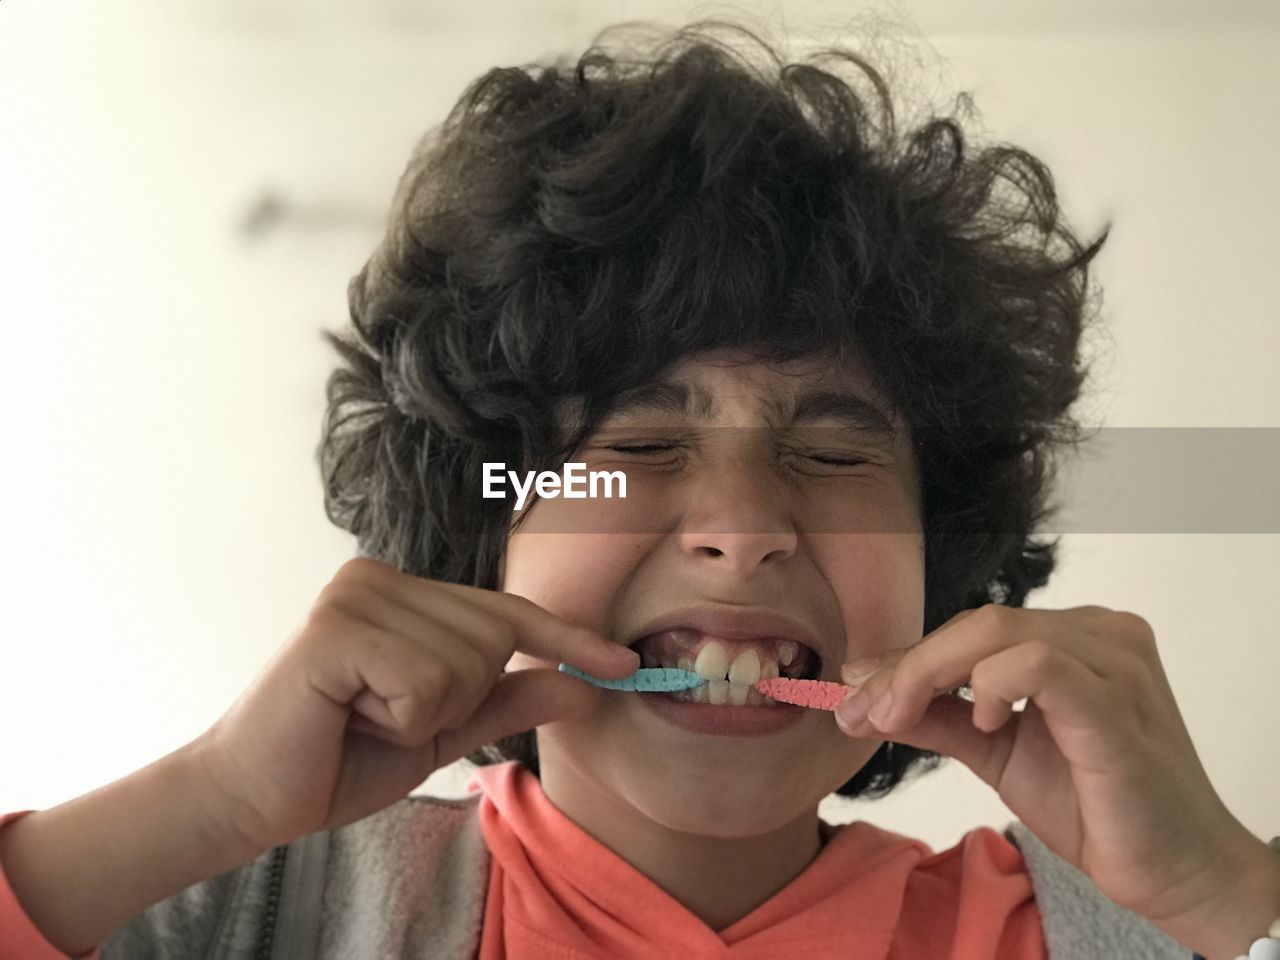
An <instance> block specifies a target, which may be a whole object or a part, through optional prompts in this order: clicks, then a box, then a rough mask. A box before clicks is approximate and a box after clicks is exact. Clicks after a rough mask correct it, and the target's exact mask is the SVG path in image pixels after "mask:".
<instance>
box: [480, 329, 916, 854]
mask: <svg viewBox="0 0 1280 960" xmlns="http://www.w3.org/2000/svg"><path fill="white" fill-rule="evenodd" d="M745 360H746V356H745V355H744V354H741V353H738V352H735V351H727V350H722V351H715V352H710V353H704V354H699V355H695V356H692V357H688V358H685V359H684V360H682V361H681V362H679V363H678V364H676V365H675V366H673V367H672V368H671V369H670V370H669V371H668V372H667V374H666V375H664V376H662V377H660V378H659V380H660V381H666V382H669V383H671V384H674V385H678V386H683V387H684V388H686V389H687V390H688V391H689V393H690V394H691V402H690V404H689V407H690V408H691V409H686V410H685V411H684V412H681V413H676V412H669V411H657V410H655V408H654V407H652V406H650V407H648V408H646V409H643V410H631V411H630V412H628V411H627V410H626V409H621V410H615V411H614V412H613V413H612V414H611V415H610V416H609V417H608V418H607V419H606V421H605V423H604V424H602V426H601V431H600V433H598V434H597V436H596V438H590V439H588V440H587V442H586V443H585V444H584V445H583V447H581V448H580V449H579V451H577V452H576V453H575V454H574V455H573V456H572V457H571V460H572V461H575V462H578V461H581V462H585V463H586V465H587V469H588V470H594V469H608V470H617V469H621V470H624V471H625V472H626V475H627V498H626V499H625V500H624V499H596V500H566V499H564V498H557V499H543V500H538V501H536V502H535V503H534V504H533V506H531V507H526V516H525V518H524V519H523V521H522V524H521V526H520V527H519V528H518V531H517V532H516V533H515V534H514V535H513V536H512V537H511V538H510V540H509V542H508V545H507V550H506V555H505V557H504V560H503V567H502V589H504V590H506V591H507V592H510V593H514V594H519V595H521V596H524V597H527V598H528V599H530V600H533V601H534V602H536V603H538V604H540V605H541V606H543V607H545V608H547V609H548V610H550V611H552V612H553V613H555V614H557V615H559V616H561V617H563V618H565V619H567V620H569V621H571V622H575V623H581V624H585V625H588V626H591V627H593V628H595V629H597V630H599V631H601V632H602V633H604V634H605V635H606V636H608V637H610V638H611V639H613V640H614V641H616V642H618V643H622V644H626V645H631V644H633V643H634V642H635V641H636V640H637V639H639V638H640V637H641V636H642V635H643V633H644V632H645V631H644V629H643V628H645V627H646V625H650V624H652V623H653V622H654V620H655V619H656V618H658V617H661V616H664V615H665V614H667V613H669V612H670V611H674V610H677V609H682V608H687V607H690V606H695V607H697V606H710V607H716V608H719V609H722V610H723V609H725V608H727V607H734V606H736V607H740V608H742V607H745V608H751V609H753V610H758V611H766V612H771V613H775V614H780V615H782V616H784V617H787V618H789V619H790V620H792V621H794V622H796V623H798V624H799V625H800V626H801V627H803V628H805V629H806V630H807V631H809V632H810V634H811V636H812V637H813V641H814V642H813V646H814V648H815V649H816V651H817V653H818V654H819V655H820V656H821V657H822V662H823V666H822V675H821V678H822V679H824V680H832V681H839V679H840V665H841V664H842V663H843V662H845V661H846V660H850V659H855V658H857V657H864V656H871V655H873V654H876V653H879V652H881V651H884V650H887V649H890V648H894V647H900V646H905V645H907V644H910V643H913V642H915V641H916V640H918V639H919V638H920V636H921V634H922V630H923V620H924V555H923V534H922V531H921V528H920V498H919V483H918V476H917V465H916V463H915V458H914V456H913V452H912V445H911V439H910V436H909V434H908V431H907V427H906V425H905V424H904V423H903V422H901V420H898V421H897V422H895V423H894V424H893V426H894V427H895V429H896V435H895V436H892V437H890V438H888V439H882V438H877V437H876V436H874V435H872V434H869V433H861V432H855V431H853V430H852V429H842V430H839V431H837V430H836V429H834V428H837V427H846V424H845V422H844V421H841V420H840V419H839V418H838V417H833V416H832V415H830V414H827V415H824V417H823V418H822V419H818V420H813V421H808V422H803V423H802V425H800V426H798V427H797V428H796V429H794V430H792V431H790V432H788V431H787V430H785V429H784V430H781V431H773V430H769V429H764V428H771V427H784V426H785V425H786V424H787V423H789V422H790V413H791V411H792V410H794V409H795V408H796V406H797V404H798V403H800V402H801V401H803V399H804V397H805V396H806V395H809V394H812V393H816V392H834V393H844V394H849V393H852V394H856V395H859V396H862V397H865V398H870V399H873V400H875V401H876V402H877V404H878V405H879V406H880V407H881V409H885V408H886V405H885V404H883V402H882V401H881V399H880V398H878V397H877V396H876V394H875V393H874V392H873V388H872V383H871V380H870V378H869V377H867V376H866V370H865V368H862V367H858V366H855V367H854V368H852V369H850V368H848V367H846V368H843V369H841V368H837V367H835V366H833V365H832V364H831V362H830V361H829V360H828V359H827V358H825V357H818V358H808V359H806V360H803V361H793V362H791V363H788V364H786V365H784V366H774V365H765V364H762V363H759V362H744V361H745ZM726 361H732V362H726ZM700 397H702V398H705V399H707V400H709V401H710V403H709V409H700V405H699V403H698V400H699V398H700ZM809 407H810V409H812V405H809ZM726 427H729V428H748V429H724V428H726ZM646 428H647V430H648V432H646ZM655 428H657V429H658V430H660V431H661V437H662V438H665V439H661V440H655V435H654V429H655ZM814 428H822V429H821V430H815V429H814ZM806 431H809V432H808V433H806ZM605 433H607V434H608V436H607V437H605V436H602V434H605ZM818 434H820V435H821V441H820V442H817V443H811V442H810V441H809V438H812V437H813V436H814V435H818ZM802 438H804V439H802ZM655 442H666V443H674V444H676V445H677V446H678V450H677V451H676V452H675V453H667V454H661V453H659V454H657V455H654V454H652V453H649V454H644V455H633V454H629V453H628V454H619V453H617V452H615V451H613V450H610V449H607V448H605V446H604V444H606V443H607V444H614V445H618V444H621V445H628V444H643V443H655ZM819 448H820V449H819ZM807 453H816V454H819V455H820V456H822V457H824V458H827V459H829V458H833V457H834V458H837V459H845V458H857V459H862V460H866V461H868V462H867V463H866V464H865V465H860V466H854V467H850V466H843V465H840V466H835V467H831V466H828V465H826V464H825V463H822V462H819V461H810V460H808V459H806V457H805V454H807ZM859 531H864V532H859ZM865 531H870V532H865ZM731 655H732V654H731ZM534 666H537V667H547V668H552V669H554V668H555V667H556V664H554V663H548V662H543V661H538V660H534V659H533V658H530V657H528V656H525V655H523V654H516V655H515V656H513V657H512V660H511V662H510V664H509V669H512V670H516V669H524V668H528V667H534ZM602 693H603V696H602V698H601V706H600V708H599V710H597V711H596V712H595V713H594V714H592V715H591V716H589V717H587V718H586V719H583V720H574V721H561V722H558V723H553V724H548V725H544V726H542V727H540V728H539V730H538V752H539V759H540V764H541V767H542V772H543V773H542V779H543V784H544V786H545V787H548V789H549V792H550V785H551V784H554V785H555V790H556V791H559V792H560V793H562V794H564V793H565V792H566V791H572V792H573V794H574V797H575V798H576V799H575V800H573V801H571V802H576V803H579V804H582V803H590V804H593V805H595V806H596V807H597V808H607V809H611V810H614V811H616V812H617V813H619V814H622V815H627V814H639V815H642V816H644V817H646V818H648V819H649V820H651V821H655V822H657V823H659V824H662V825H665V826H666V827H668V828H670V829H673V830H679V831H682V832H687V833H697V834H703V835H708V836H719V837H734V836H750V835H753V834H758V833H764V832H766V831H770V830H774V829H778V828H780V827H782V826H784V825H785V824H788V823H790V822H791V821H793V820H795V819H796V818H797V817H801V816H805V815H812V812H813V810H814V809H816V807H817V804H818V801H819V800H821V799H822V798H823V797H824V796H826V795H827V794H829V793H831V792H832V791H834V790H835V789H836V788H837V787H839V786H840V785H841V784H842V783H844V782H845V781H846V780H848V779H849V778H850V777H851V776H853V775H854V773H856V772H857V771H858V770H859V769H860V768H861V767H862V766H863V764H865V763H866V761H867V760H868V759H869V758H870V757H871V755H872V754H873V753H874V752H875V750H876V748H877V747H878V746H879V742H878V741H870V740H856V739H853V738H850V737H848V736H847V735H845V734H844V733H842V732H841V731H840V730H839V729H838V728H837V727H836V724H835V721H834V719H833V717H832V716H831V714H830V713H827V712H825V711H818V710H804V711H801V715H800V716H799V718H798V719H797V721H796V722H794V723H792V724H791V725H789V726H787V727H785V728H784V729H780V730H775V731H774V732H771V733H766V734H756V735H750V736H748V735H739V734H735V735H713V734H709V733H701V732H694V731H692V730H689V729H687V728H685V727H683V726H680V725H678V724H676V723H673V722H671V721H670V720H669V719H667V718H666V717H665V716H663V715H661V714H659V713H657V712H655V711H654V710H652V709H651V708H650V707H649V706H648V705H646V703H645V702H644V700H645V698H651V697H658V696H663V695H659V694H636V693H623V692H617V691H602ZM702 709H703V711H706V710H735V709H741V708H735V707H733V706H722V707H703V708H702ZM756 709H757V710H758V709H762V708H756ZM553 799H557V798H555V797H553ZM568 802H570V801H568V799H567V798H563V800H562V802H561V806H562V807H564V806H566V805H567V804H568Z"/></svg>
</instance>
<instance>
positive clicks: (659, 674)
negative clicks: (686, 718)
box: [560, 663, 707, 693]
mask: <svg viewBox="0 0 1280 960" xmlns="http://www.w3.org/2000/svg"><path fill="white" fill-rule="evenodd" d="M560 672H561V673H568V674H572V675H573V676H575V677H579V678H580V679H582V680H585V681H587V683H593V684H595V685H596V686H597V687H604V688H605V689H606V690H634V691H637V692H640V693H670V692H671V691H673V690H689V689H692V688H693V687H700V686H702V685H703V684H704V683H706V682H707V681H706V680H705V679H704V678H703V677H700V676H698V675H697V674H696V673H694V672H693V671H692V670H675V669H671V668H669V667H642V668H641V669H639V670H637V671H636V672H635V673H633V674H632V675H631V676H629V677H624V678H623V679H621V680H601V679H600V678H599V677H593V676H592V675H591V674H589V673H583V672H582V671H581V670H577V669H575V668H573V667H571V666H569V665H568V664H567V663H562V664H560Z"/></svg>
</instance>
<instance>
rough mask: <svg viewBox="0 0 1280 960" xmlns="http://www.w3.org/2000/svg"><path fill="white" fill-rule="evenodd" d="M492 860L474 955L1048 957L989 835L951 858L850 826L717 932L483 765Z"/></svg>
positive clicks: (1015, 880)
mask: <svg viewBox="0 0 1280 960" xmlns="http://www.w3.org/2000/svg"><path fill="white" fill-rule="evenodd" d="M477 787H478V788H480V789H482V790H483V791H484V797H483V799H482V800H481V805H480V824H481V829H482V830H483V832H484V838H485V844H486V846H487V847H488V848H489V851H490V853H491V854H492V855H493V860H492V865H491V870H490V879H489V892H488V898H487V900H486V904H485V913H484V929H483V933H482V935H481V945H480V955H479V960H535V958H538V960H544V958H548V957H551V958H557V960H578V958H583V960H588V958H598V957H610V958H614V960H633V958H634V960H641V958H644V960H649V958H652V957H681V958H689V960H713V958H714V960H720V958H724V960H787V958H797V960H799V958H804V960H821V958H826V957H832V958H835V957H839V958H842V960H850V958H856V960H919V958H921V957H929V958H931V960H934V958H936V960H1045V958H1046V957H1047V952H1046V947H1045V941H1044V934H1043V932H1042V930H1041V925H1040V912H1039V910H1038V909H1037V908H1036V904H1035V900H1034V898H1033V891H1032V886H1031V878H1030V875H1029V874H1028V873H1027V870H1026V867H1025V865H1024V863H1023V860H1022V855H1021V853H1019V851H1018V849H1017V848H1016V847H1014V846H1013V844H1012V843H1010V842H1009V841H1008V840H1007V839H1005V838H1004V837H1003V836H1001V835H1000V834H999V833H997V832H996V831H994V830H992V829H991V828H989V827H980V828H976V829H974V830H971V831H969V832H968V833H967V834H965V835H964V837H962V838H961V840H960V841H959V842H958V843H957V844H956V845H955V846H954V847H951V848H950V849H947V850H944V851H942V852H940V853H932V852H931V851H930V849H929V848H928V846H926V845H925V844H924V843H922V842H921V841H919V840H913V839H910V838H908V837H905V836H902V835H901V834H897V833H893V832H891V831H889V830H882V829H880V828H879V827H875V826H872V825H871V824H869V823H865V822H862V821H857V822H854V823H851V824H848V825H846V826H833V825H830V824H825V823H824V824H823V827H824V831H825V833H826V834H827V835H829V836H830V839H829V840H828V841H827V843H826V845H825V846H824V847H823V848H822V850H821V851H820V852H819V854H818V856H817V857H816V858H815V859H814V861H813V863H811V864H810V865H809V866H808V867H807V868H806V869H805V870H804V871H803V872H802V873H801V874H800V875H799V876H797V877H796V878H795V879H794V880H792V881H791V882H790V883H789V884H787V886H785V887H784V888H783V889H782V890H779V891H778V892H777V893H776V894H774V896H772V897H771V898H770V899H769V900H767V901H766V902H764V903H763V904H761V905H760V906H759V907H757V908H756V909H755V910H753V911H752V912H751V913H750V914H748V915H747V916H745V917H743V918H742V919H741V920H739V921H737V922H736V923H733V924H731V925H730V926H728V927H726V928H725V929H723V930H712V929H711V928H710V927H708V926H707V925H706V924H705V923H703V922H702V921H701V920H699V919H698V918H697V917H696V916H694V915H693V914H692V913H690V912H689V911H688V910H687V909H686V908H685V907H683V906H682V905H681V904H680V903H678V902H677V901H676V900H675V899H673V898H672V897H671V896H669V895H668V894H667V893H666V892H665V891H663V890H662V889H661V888H660V887H658V886H657V885H656V884H655V883H653V882H652V881H651V880H649V879H648V878H647V877H646V876H644V875H643V874H641V873H640V872H639V871H638V870H636V869H635V868H634V867H633V866H631V864H629V863H627V862H626V861H625V860H623V859H622V858H621V857H619V856H617V855H616V854H614V853H613V852H612V851H611V850H609V849H608V848H607V847H605V846H604V845H603V844H602V843H600V842H599V841H598V840H596V839H595V838H594V837H592V836H591V835H590V834H588V833H586V832H585V831H584V830H582V829H581V828H580V827H579V826H578V825H577V824H576V823H574V822H573V821H572V820H570V819H569V818H568V817H566V816H565V815H564V814H563V813H562V812H561V811H560V810H559V809H558V808H557V807H555V806H554V805H553V804H552V803H551V801H550V800H548V799H547V796H546V794H545V793H543V792H542V786H541V784H540V783H539V782H538V779H537V778H536V777H535V776H534V775H533V774H532V772H530V771H529V770H528V769H527V768H526V767H524V766H522V765H521V764H519V763H517V762H515V761H510V762H507V763H501V764H494V765H491V766H487V767H481V768H480V769H479V770H477V771H476V773H475V774H474V775H473V779H472V780H471V782H470V784H469V789H471V790H474V789H476V788H477Z"/></svg>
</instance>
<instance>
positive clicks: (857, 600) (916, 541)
mask: <svg viewBox="0 0 1280 960" xmlns="http://www.w3.org/2000/svg"><path fill="white" fill-rule="evenodd" d="M815 542H816V543H817V544H818V546H817V547H816V549H819V550H821V551H822V553H823V555H822V556H821V557H820V558H819V566H820V569H823V570H825V571H826V574H827V578H828V580H829V581H830V583H831V585H832V588H833V589H834V591H835V594H836V598H837V601H838V602H839V606H840V614H841V617H842V618H843V620H844V627H845V637H846V638H847V656H846V659H856V658H858V657H865V656H872V655H874V654H877V653H881V652H883V651H885V650H890V649H894V648H896V647H901V646H906V645H908V644H911V643H915V642H916V641H917V640H919V639H920V637H921V636H922V635H923V630H924V559H923V555H922V553H921V540H920V537H919V536H918V535H916V534H906V533H874V534H872V533H868V534H856V535H849V534H845V535H831V536H829V537H821V538H815Z"/></svg>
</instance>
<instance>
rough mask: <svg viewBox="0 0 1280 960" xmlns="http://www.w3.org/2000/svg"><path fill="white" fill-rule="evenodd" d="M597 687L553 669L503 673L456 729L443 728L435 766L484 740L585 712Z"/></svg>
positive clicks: (597, 695)
mask: <svg viewBox="0 0 1280 960" xmlns="http://www.w3.org/2000/svg"><path fill="white" fill-rule="evenodd" d="M601 697H602V693H601V691H600V690H599V689H598V688H596V687H593V686H591V684H589V683H580V682H578V681H576V680H574V679H572V678H571V677H569V676H567V675H566V674H563V673H559V672H557V671H555V670H544V669H539V668H533V669H529V670H512V671H510V672H508V673H504V674H503V675H502V676H501V677H499V678H498V682H497V683H496V684H494V687H493V692H492V693H491V694H490V695H489V698H488V699H487V700H486V701H485V702H484V703H483V704H481V706H480V708H479V709H478V710H476V712H475V713H473V714H472V715H471V717H470V718H469V719H468V720H467V721H466V722H465V723H464V724H462V725H461V726H460V727H458V728H457V729H455V730H444V731H441V733H440V736H439V738H438V741H437V743H438V748H439V752H438V755H437V760H436V763H437V766H441V767H442V766H445V765H446V764H449V763H452V762H453V761H454V760H457V759H458V758H459V757H464V756H466V755H467V754H468V753H470V752H471V751H472V750H474V749H476V748H477V747H479V746H482V745H484V744H486V743H492V742H494V741H495V740H500V739H501V738H503V737H509V736H512V735H513V734H517V733H523V732H525V731H526V730H532V729H533V728H534V727H538V726H541V725H543V724H546V723H552V722H555V721H557V720H576V719H582V718H584V717H587V716H589V715H590V714H591V713H593V712H594V711H595V710H597V709H598V708H599V706H600V699H601Z"/></svg>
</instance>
